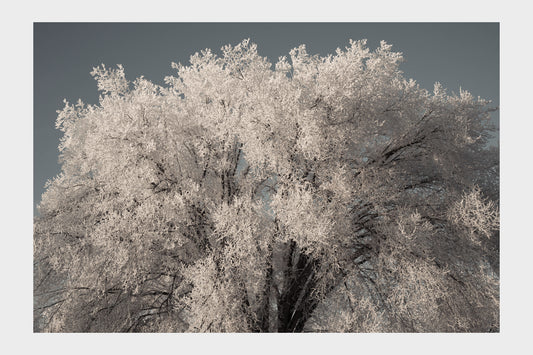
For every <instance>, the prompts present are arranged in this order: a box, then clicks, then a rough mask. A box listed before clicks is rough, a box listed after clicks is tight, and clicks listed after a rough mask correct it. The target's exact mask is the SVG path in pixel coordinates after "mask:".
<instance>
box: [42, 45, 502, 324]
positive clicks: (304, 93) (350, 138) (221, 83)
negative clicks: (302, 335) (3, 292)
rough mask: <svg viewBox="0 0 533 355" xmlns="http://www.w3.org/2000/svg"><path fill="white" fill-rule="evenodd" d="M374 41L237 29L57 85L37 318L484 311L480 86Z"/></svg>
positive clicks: (491, 176)
mask: <svg viewBox="0 0 533 355" xmlns="http://www.w3.org/2000/svg"><path fill="white" fill-rule="evenodd" d="M402 60H403V57H402V54H401V53H397V52H394V51H392V48H391V46H390V45H389V44H387V43H385V42H382V43H381V45H380V46H379V47H378V48H377V49H375V50H370V49H369V48H367V46H366V41H364V40H362V41H350V43H349V45H348V46H347V47H346V48H345V49H342V50H341V49H337V51H336V53H335V54H333V55H328V56H325V57H321V56H317V55H310V54H308V53H307V51H306V48H305V46H304V45H302V46H300V47H298V48H295V49H293V50H292V51H291V52H290V54H289V56H288V58H287V57H281V58H279V60H278V61H277V62H276V64H275V65H272V64H271V63H270V62H269V61H268V60H267V58H264V57H261V56H260V55H259V54H258V52H257V47H256V45H255V44H253V43H251V42H249V41H248V40H245V41H243V42H241V43H239V44H238V45H236V46H230V45H228V46H225V47H223V48H222V51H221V54H220V55H216V54H214V53H213V52H212V51H210V50H205V51H202V52H201V53H196V54H195V55H193V56H192V57H191V58H190V63H189V64H188V65H181V64H174V63H173V64H172V66H173V68H175V70H176V75H175V76H170V77H167V78H166V79H165V83H166V85H163V86H159V85H155V84H153V83H151V82H150V81H148V80H146V79H145V78H143V77H140V78H138V79H136V80H134V81H133V82H130V81H128V80H127V79H126V76H125V73H124V69H123V67H122V66H120V65H119V66H118V67H117V68H115V69H109V68H107V67H105V66H104V65H101V66H99V67H97V68H95V69H94V71H93V72H92V75H93V76H94V77H95V79H96V81H97V83H98V89H99V90H100V92H101V96H100V100H99V103H98V104H97V105H85V104H84V103H83V102H81V101H79V102H78V103H76V104H74V105H73V104H70V103H67V102H66V103H65V107H64V109H63V110H62V111H60V112H59V114H58V118H57V123H56V127H57V128H58V129H60V130H61V131H62V132H63V138H62V139H61V143H60V146H59V150H60V160H61V163H62V172H61V173H60V174H59V175H58V176H57V177H56V178H54V179H53V180H51V181H49V183H48V184H47V190H46V192H45V193H44V194H43V197H42V201H41V203H40V205H39V216H38V217H36V219H35V222H34V259H35V277H34V282H35V285H34V299H35V302H34V303H35V314H36V316H35V317H36V318H35V319H36V321H35V322H36V328H37V329H38V330H39V331H52V332H86V331H96V332H132V331H133V332H185V331H191V332H301V331H326V332H372V331H377V332H443V331H446V332H448V331H452V332H457V331H475V332H487V331H498V330H499V262H498V261H499V243H498V240H499V234H498V230H499V215H498V201H499V185H498V184H499V180H498V174H499V168H498V166H499V160H498V152H497V150H496V149H489V148H487V139H488V138H489V136H490V134H491V132H492V131H493V128H492V127H491V125H490V122H489V118H490V117H489V113H490V111H491V110H492V108H491V107H490V103H489V102H488V101H486V100H483V99H480V98H474V97H473V96H472V95H471V94H469V93H468V92H467V91H464V90H461V91H460V92H459V93H458V94H455V93H452V94H448V93H447V92H446V90H445V89H444V88H443V87H442V86H441V85H440V84H439V83H436V84H435V87H434V90H433V92H429V91H427V90H425V89H423V88H421V87H419V85H418V84H417V83H416V82H415V81H414V80H412V79H406V78H404V76H403V73H402V72H401V70H400V69H399V66H400V63H401V62H402Z"/></svg>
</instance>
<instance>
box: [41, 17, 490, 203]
mask: <svg viewBox="0 0 533 355" xmlns="http://www.w3.org/2000/svg"><path fill="white" fill-rule="evenodd" d="M245 38H250V39H251V41H252V42H255V43H257V45H258V51H259V54H260V55H262V56H267V57H268V58H269V59H270V61H271V62H274V63H275V62H276V61H277V58H278V57H280V56H283V55H288V52H289V51H290V49H292V48H294V47H297V46H298V45H300V44H306V46H307V50H308V52H309V53H311V54H321V55H326V54H329V53H333V52H334V51H335V49H336V48H337V47H342V48H343V47H345V46H347V45H348V41H349V39H354V40H359V39H363V38H366V39H368V46H369V47H370V48H371V49H374V48H376V47H377V46H378V45H379V41H381V40H385V41H387V42H388V43H390V44H392V45H393V49H394V50H395V51H399V52H403V53H404V57H405V59H406V61H405V62H404V63H403V64H402V66H401V68H402V70H403V71H404V73H405V76H406V77H409V78H413V79H415V80H416V81H417V82H418V83H419V84H420V85H421V86H422V87H425V88H427V89H432V88H433V84H434V83H435V82H436V81H439V82H441V83H442V84H443V86H444V87H445V88H447V89H448V90H449V92H452V91H453V92H458V91H459V87H461V88H463V89H466V90H468V91H470V92H471V93H472V94H473V95H474V96H481V97H482V98H485V99H489V100H492V101H493V104H494V106H499V24H498V23H35V24H34V148H33V149H34V150H33V152H34V207H35V206H36V204H37V203H39V201H40V199H41V195H42V193H43V192H44V184H45V183H46V181H47V180H48V179H50V178H53V177H54V176H55V175H57V174H58V173H59V172H60V166H59V164H58V150H57V146H58V144H59V139H60V136H61V135H60V133H61V132H59V131H57V130H55V128H54V124H55V119H56V115H57V114H56V110H58V109H61V108H62V107H63V102H62V101H63V99H64V98H66V99H67V100H68V101H70V102H75V101H77V100H78V98H81V99H82V101H84V102H85V103H88V104H95V103H97V100H98V92H97V89H96V82H95V81H94V79H93V78H92V77H91V76H90V74H89V73H90V72H91V70H92V68H93V67H95V66H97V65H99V64H102V63H104V64H106V65H107V66H109V67H112V66H114V65H116V64H123V65H124V68H125V72H126V76H127V78H128V79H130V80H132V79H135V78H136V77H138V76H140V75H144V77H146V78H147V79H149V80H151V81H153V82H155V83H158V84H163V78H164V77H165V76H167V75H171V74H174V70H173V69H171V67H170V63H171V62H181V63H183V64H186V63H187V62H188V59H189V57H190V55H192V54H194V53H195V52H197V51H200V50H202V49H205V48H211V49H213V50H215V52H217V53H219V49H220V47H222V46H223V45H226V44H236V43H238V42H240V41H241V40H243V39H245ZM493 119H494V120H495V122H497V121H498V119H499V113H495V114H494V115H493ZM34 213H35V208H34Z"/></svg>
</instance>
